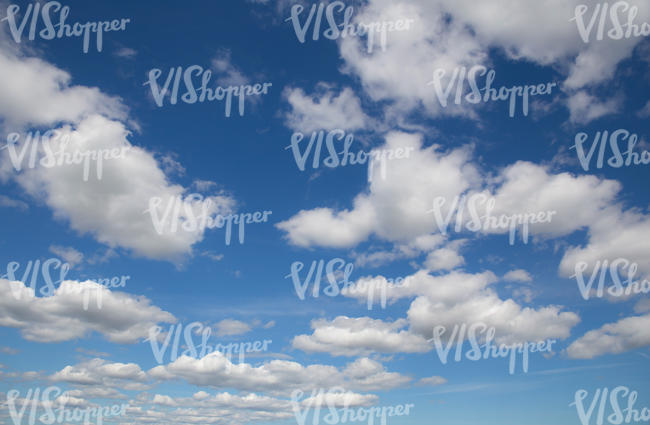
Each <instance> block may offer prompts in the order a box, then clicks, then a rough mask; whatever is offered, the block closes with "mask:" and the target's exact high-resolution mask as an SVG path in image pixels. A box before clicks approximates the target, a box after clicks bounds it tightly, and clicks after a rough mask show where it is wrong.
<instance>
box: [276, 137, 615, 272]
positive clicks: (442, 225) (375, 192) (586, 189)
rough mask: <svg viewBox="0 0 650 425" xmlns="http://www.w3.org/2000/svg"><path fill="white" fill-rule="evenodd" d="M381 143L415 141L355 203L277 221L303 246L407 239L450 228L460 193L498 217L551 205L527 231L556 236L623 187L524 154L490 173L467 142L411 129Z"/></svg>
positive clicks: (593, 215) (443, 258)
mask: <svg viewBox="0 0 650 425" xmlns="http://www.w3.org/2000/svg"><path fill="white" fill-rule="evenodd" d="M383 148H386V149H398V148H410V149H411V154H410V156H409V158H407V159H402V160H392V161H388V162H387V166H386V167H387V175H388V176H389V178H386V179H373V180H372V181H371V183H370V184H369V188H368V189H369V190H368V191H367V192H363V193H361V194H359V195H357V197H356V198H355V199H354V201H353V208H352V209H350V210H341V211H335V210H332V209H330V208H315V209H312V210H303V211H300V212H299V213H298V214H296V215H295V216H293V217H291V218H289V219H288V220H286V221H284V222H281V223H279V224H278V227H279V228H280V229H281V230H284V231H285V232H286V237H287V239H288V240H289V241H290V242H291V243H293V244H295V245H298V246H304V247H310V246H324V247H339V248H340V247H352V246H355V245H357V244H359V243H360V242H362V241H364V240H366V239H367V238H369V237H370V236H371V235H373V234H374V235H376V236H377V237H379V238H381V239H385V240H388V241H392V242H401V243H405V242H409V241H413V240H414V239H416V238H418V237H422V236H425V235H430V234H436V233H441V232H444V233H445V234H452V233H454V228H455V222H456V221H457V220H456V218H457V217H456V211H458V210H460V208H459V205H460V202H461V196H464V198H463V199H465V200H470V199H471V200H473V201H472V202H473V203H472V205H473V206H474V207H473V208H474V210H475V211H476V213H477V214H478V217H483V216H485V215H486V214H487V212H488V210H489V212H490V215H491V216H494V217H499V216H502V215H504V216H512V215H517V214H528V213H535V214H537V213H539V212H545V217H546V219H545V220H544V221H543V222H537V223H530V224H529V225H528V231H529V232H530V233H531V234H539V235H545V236H548V237H558V236H564V235H567V234H570V233H572V232H574V231H576V230H579V229H584V228H587V227H588V226H590V225H591V224H592V223H593V222H594V221H596V220H597V218H598V217H600V216H601V215H602V214H603V213H607V212H608V211H609V210H607V207H608V206H609V205H611V204H612V203H613V202H614V201H615V198H616V196H617V194H618V192H619V190H620V188H621V186H620V184H619V183H617V182H615V181H612V180H601V179H599V178H597V177H595V176H574V175H571V174H569V173H560V174H553V173H551V172H550V171H549V170H548V168H547V167H545V166H542V165H537V164H533V163H530V162H525V161H518V162H516V163H514V164H512V165H509V166H507V167H505V168H504V169H502V170H501V171H500V173H499V174H498V175H497V176H496V177H489V176H487V175H485V176H484V175H482V173H481V171H480V170H479V169H478V167H477V166H475V165H474V164H473V163H472V158H471V151H470V150H469V149H467V148H458V149H454V150H452V151H450V152H447V153H443V152H439V151H437V150H436V148H437V147H436V146H430V147H426V148H425V147H423V146H422V140H421V137H420V136H417V135H413V134H405V133H391V134H389V135H388V136H387V138H386V144H385V145H384V146H383ZM490 199H492V200H493V203H490V202H489V201H490ZM468 202H469V201H468ZM434 205H438V211H439V213H436V209H435V208H434ZM468 205H469V203H468ZM584 205H589V206H590V208H583V206H584ZM548 217H550V219H549V218H548ZM460 219H461V220H460V222H461V224H462V226H461V228H460V229H461V230H462V229H464V228H466V225H467V224H469V223H470V222H471V221H472V219H473V217H472V216H471V212H470V208H469V207H468V208H465V210H464V212H462V213H461V214H460ZM481 223H485V220H481ZM518 229H520V227H518ZM479 230H480V231H481V232H482V233H485V234H493V233H500V234H506V233H508V232H509V228H508V226H505V227H494V226H487V227H482V228H481V229H479ZM461 245H462V244H459V245H449V246H447V247H446V249H444V250H442V251H439V252H436V253H433V254H432V255H431V257H430V259H429V263H430V267H431V268H432V269H445V268H446V269H449V268H453V267H455V266H457V265H460V264H462V259H461V257H460V256H459V254H458V253H457V252H458V249H459V248H460V246H461Z"/></svg>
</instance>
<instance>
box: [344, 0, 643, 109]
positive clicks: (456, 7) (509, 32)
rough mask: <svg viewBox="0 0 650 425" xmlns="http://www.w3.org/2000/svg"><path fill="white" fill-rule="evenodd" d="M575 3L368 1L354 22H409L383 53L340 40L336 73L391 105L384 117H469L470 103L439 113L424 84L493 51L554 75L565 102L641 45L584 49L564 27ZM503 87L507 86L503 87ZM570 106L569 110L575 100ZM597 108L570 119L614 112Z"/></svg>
mask: <svg viewBox="0 0 650 425" xmlns="http://www.w3.org/2000/svg"><path fill="white" fill-rule="evenodd" d="M581 3H583V2H582V1H580V0H570V1H564V0H551V1H548V2H544V3H538V4H534V5H530V4H527V3H522V2H517V1H513V0H488V1H484V2H481V3H480V4H476V2H473V1H471V0H433V1H431V0H415V1H401V0H400V1H393V0H371V1H368V2H367V3H366V4H364V6H363V7H361V9H360V10H358V11H357V10H356V9H355V12H357V13H355V15H354V16H353V21H354V22H374V21H396V20H397V19H404V18H413V19H415V20H416V21H415V23H414V24H413V25H412V27H411V28H410V29H409V30H406V31H401V32H390V33H388V34H387V35H388V37H387V41H388V43H387V48H386V51H381V50H380V49H375V51H374V52H373V53H372V54H368V53H367V52H366V46H365V42H364V40H360V39H359V38H358V37H347V38H345V39H343V40H341V41H340V42H339V48H340V53H341V56H342V58H343V59H344V61H345V65H344V66H343V70H344V71H348V72H350V73H353V74H354V75H355V76H358V77H359V78H360V79H361V83H362V85H363V87H364V89H365V90H366V92H367V93H368V95H369V96H370V97H371V98H373V99H374V100H376V101H379V100H388V101H389V102H391V104H390V105H389V106H388V107H387V108H386V112H387V115H390V114H394V113H396V112H397V113H398V114H400V115H401V116H407V115H408V113H410V112H412V111H413V110H415V109H418V108H419V107H423V109H424V110H425V111H426V113H428V114H430V115H432V116H439V115H441V114H449V115H464V116H473V112H474V109H473V108H471V106H473V105H469V106H467V105H461V106H457V105H449V106H447V107H446V108H442V107H441V106H440V105H439V104H437V101H436V100H435V96H434V93H433V90H432V88H431V86H427V85H426V84H427V82H429V81H431V74H432V72H433V70H435V69H444V70H446V71H447V75H449V74H450V72H451V71H452V70H453V69H454V68H456V67H462V66H465V67H467V68H470V67H472V66H474V65H486V66H489V63H488V62H489V61H488V54H489V52H490V49H495V48H496V49H499V50H500V52H502V53H504V54H505V55H506V56H507V57H508V58H509V59H511V60H527V61H529V62H531V63H534V64H539V65H543V66H548V67H549V68H548V69H549V70H551V69H552V70H553V71H554V72H556V73H559V74H560V75H561V77H563V78H566V81H565V84H564V86H565V89H566V90H567V91H568V92H569V95H570V98H571V93H572V92H574V91H575V90H579V89H581V88H585V87H589V86H594V85H598V84H600V85H604V84H606V83H607V82H609V81H611V78H612V77H613V76H614V75H615V71H616V69H617V68H618V66H619V64H620V63H621V62H622V61H623V60H624V59H626V58H628V57H630V56H631V54H632V51H633V49H634V47H635V46H636V45H637V44H638V43H639V42H641V41H642V40H643V37H631V38H629V39H622V40H611V39H609V38H608V37H607V36H605V39H604V40H595V35H593V34H592V37H591V38H592V40H591V41H590V42H589V43H584V42H583V41H582V40H581V38H580V35H579V31H578V27H577V25H576V22H575V21H570V19H571V18H572V17H573V16H574V15H575V8H576V6H577V5H579V4H581ZM628 3H629V4H631V5H634V6H636V7H637V8H638V12H639V13H638V16H637V18H636V22H648V21H649V20H650V7H649V6H648V4H647V2H644V1H636V0H632V1H630V2H628ZM592 13H593V7H590V10H589V11H588V13H587V14H586V15H585V17H584V18H585V20H587V22H588V20H589V17H590V16H591V14H592ZM623 15H624V14H622V13H621V14H620V15H619V17H620V19H622V21H623V20H625V19H626V18H624V17H623ZM540 28H543V29H544V30H540ZM606 29H609V26H607V27H606ZM594 32H595V30H594ZM551 67H552V68H551ZM497 82H498V80H497ZM541 82H543V81H530V82H529V83H531V84H536V83H541ZM444 83H445V82H444V81H443V84H444ZM502 84H504V85H512V83H509V82H508V81H503V83H502ZM573 102H574V106H576V105H575V103H576V100H574V101H573ZM598 104H600V106H597V107H594V108H589V110H588V111H585V110H584V109H585V107H583V108H580V109H581V111H580V112H578V111H577V110H576V111H574V107H572V108H571V109H572V114H571V116H572V120H573V121H574V122H581V121H582V122H584V120H588V119H593V118H594V117H595V116H596V115H601V116H602V115H604V114H606V113H610V112H612V110H613V109H612V105H611V104H609V103H608V102H606V101H605V102H600V101H599V102H597V105H598ZM478 106H479V107H480V105H478ZM585 106H586V105H585ZM605 106H606V107H605Z"/></svg>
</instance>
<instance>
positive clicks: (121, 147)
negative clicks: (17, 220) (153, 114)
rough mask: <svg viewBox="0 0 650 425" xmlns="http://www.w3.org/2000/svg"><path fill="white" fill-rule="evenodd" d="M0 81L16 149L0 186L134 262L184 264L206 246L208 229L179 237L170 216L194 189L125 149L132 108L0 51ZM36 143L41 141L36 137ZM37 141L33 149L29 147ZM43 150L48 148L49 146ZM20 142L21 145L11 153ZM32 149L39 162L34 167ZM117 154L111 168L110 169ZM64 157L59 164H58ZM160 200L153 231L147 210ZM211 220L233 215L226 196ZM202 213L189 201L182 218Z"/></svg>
mask: <svg viewBox="0 0 650 425" xmlns="http://www.w3.org/2000/svg"><path fill="white" fill-rule="evenodd" d="M0 69H1V70H0V77H1V80H2V83H0V84H4V85H5V86H3V87H2V88H0V90H1V91H2V92H3V93H4V95H3V98H2V100H0V115H1V116H2V117H3V119H4V123H3V124H4V129H5V131H6V133H11V134H13V135H12V136H11V137H10V139H11V141H12V143H11V146H8V147H7V148H5V149H3V150H2V151H1V152H0V181H3V182H7V181H15V182H17V183H18V184H19V185H20V187H21V188H22V189H23V190H24V191H26V192H27V193H28V194H29V195H31V196H32V197H33V198H34V199H36V200H38V201H42V202H44V203H45V204H46V205H47V206H48V207H49V208H51V209H52V210H53V212H54V215H55V217H56V218H57V219H60V220H63V221H66V222H68V223H69V225H70V227H71V228H72V229H74V230H75V231H77V232H79V233H80V234H90V235H92V236H93V237H95V238H96V239H97V240H98V241H99V242H101V243H104V244H106V245H108V246H110V247H123V248H126V249H128V250H131V251H132V252H133V253H135V254H136V255H140V256H145V257H149V258H157V259H169V260H179V259H181V258H182V257H183V256H184V255H186V254H190V253H191V252H192V245H193V244H195V243H197V242H199V241H201V240H202V239H203V235H204V229H196V230H190V231H185V230H182V229H179V230H176V231H174V230H173V228H172V225H171V222H172V220H173V219H174V218H173V217H171V214H170V215H165V214H164V212H165V207H166V206H167V205H168V203H169V202H170V201H172V200H174V199H176V198H177V197H180V196H185V195H187V193H188V191H189V190H188V189H187V188H184V187H182V186H180V185H177V184H173V183H171V182H170V181H169V180H168V178H167V176H166V175H165V173H164V171H163V169H164V166H163V164H161V163H159V162H158V160H157V159H156V158H155V157H154V155H153V154H152V153H151V152H148V151H147V150H146V149H144V148H141V147H137V146H133V145H131V143H130V142H129V140H128V138H129V136H130V134H131V133H130V130H129V128H134V127H135V128H137V125H136V124H133V123H131V122H129V121H128V112H127V108H126V107H125V106H124V104H123V103H122V101H121V100H120V99H118V98H115V97H110V96H108V95H106V94H104V93H102V92H101V91H100V90H99V89H97V88H89V87H83V86H71V85H70V80H71V76H70V75H69V74H68V73H66V72H64V71H62V70H60V69H58V68H56V67H54V66H53V65H50V64H48V63H47V62H44V61H43V60H41V59H38V58H33V57H24V56H21V55H19V54H18V53H15V52H12V51H11V50H9V49H6V48H4V47H2V48H0ZM33 126H39V127H41V128H42V127H46V128H47V127H49V128H50V129H52V130H56V132H53V133H52V134H50V135H48V137H43V138H41V140H40V141H39V140H38V139H35V138H34V139H30V137H28V134H29V133H31V132H29V129H30V128H32V127H33ZM32 134H35V133H32ZM30 140H31V141H30ZM44 140H46V141H47V142H44ZM13 142H15V143H13ZM30 143H32V144H37V146H38V149H37V157H36V161H34V163H33V165H34V166H33V168H32V165H31V162H30V161H31V160H30V156H31V153H30V154H29V155H27V152H31V146H32V145H30ZM75 152H78V153H83V152H95V154H96V155H101V156H103V158H102V159H101V160H94V159H91V158H89V159H88V162H87V165H86V163H84V162H82V161H81V160H77V162H76V163H72V164H68V163H67V161H68V160H67V159H66V157H65V156H64V155H70V156H72V155H73V154H74V153H75ZM108 152H111V154H110V155H111V156H112V159H104V158H105V157H106V155H107V153H108ZM61 153H63V154H64V155H63V154H61ZM61 164H62V165H61ZM152 199H161V200H162V202H161V203H160V204H159V206H158V208H157V209H159V211H156V213H157V214H158V217H157V218H158V219H159V220H161V226H162V227H161V231H160V232H159V231H158V229H156V226H155V219H154V217H153V216H152V215H151V214H147V213H145V211H147V210H150V208H149V207H150V200H152ZM206 199H209V200H210V202H211V205H210V206H209V208H207V212H208V214H211V215H214V214H217V213H226V212H229V211H231V210H232V208H233V207H234V205H235V202H234V200H233V199H232V198H231V197H229V196H225V195H222V194H212V195H211V196H206ZM203 205H205V204H202V203H200V202H198V201H197V200H195V199H193V200H190V201H187V202H185V204H184V208H181V218H180V219H179V220H180V221H181V222H183V221H186V220H188V213H187V211H189V210H193V211H194V214H195V216H198V215H199V214H200V213H201V211H200V210H201V208H202V206H203Z"/></svg>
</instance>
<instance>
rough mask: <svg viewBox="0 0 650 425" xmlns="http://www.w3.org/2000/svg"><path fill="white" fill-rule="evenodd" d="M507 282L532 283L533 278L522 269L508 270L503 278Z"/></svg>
mask: <svg viewBox="0 0 650 425" xmlns="http://www.w3.org/2000/svg"><path fill="white" fill-rule="evenodd" d="M503 280H505V281H507V282H532V281H533V277H532V276H531V275H530V273H528V272H527V271H526V270H524V269H516V270H510V271H509V272H508V273H506V274H505V275H504V276H503Z"/></svg>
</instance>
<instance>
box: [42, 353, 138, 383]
mask: <svg viewBox="0 0 650 425" xmlns="http://www.w3.org/2000/svg"><path fill="white" fill-rule="evenodd" d="M49 379H50V380H51V381H52V382H65V383H69V384H78V385H98V386H103V387H114V386H116V385H117V386H120V387H123V388H125V389H136V388H138V386H137V385H136V386H134V385H133V384H134V383H136V384H141V383H144V382H146V381H147V380H148V377H147V374H146V373H145V372H144V371H143V370H142V369H140V366H138V365H137V364H135V363H111V362H107V361H106V360H104V359H92V360H89V361H87V362H83V363H80V364H77V365H74V366H66V367H64V368H63V369H61V370H60V371H58V372H56V373H54V374H53V375H52V376H50V377H49Z"/></svg>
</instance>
